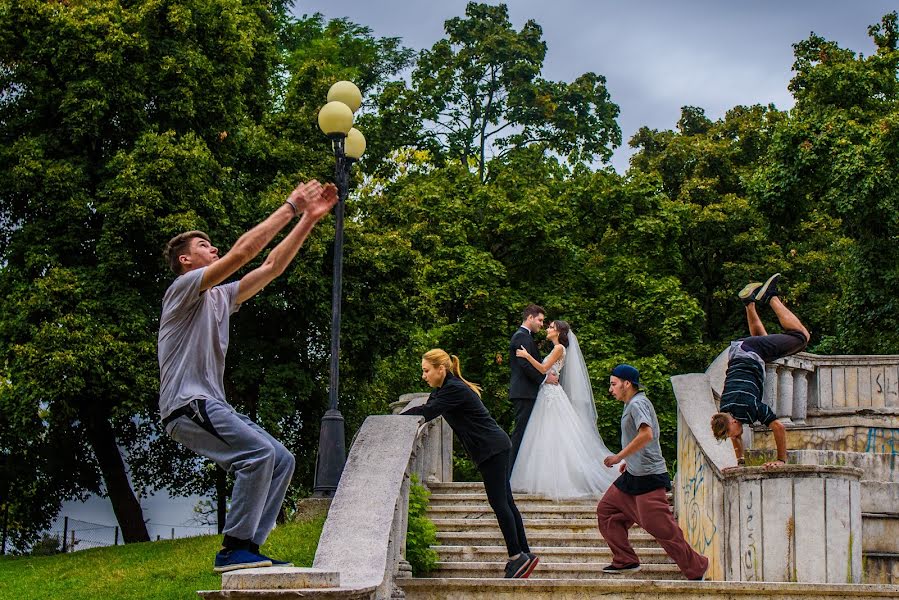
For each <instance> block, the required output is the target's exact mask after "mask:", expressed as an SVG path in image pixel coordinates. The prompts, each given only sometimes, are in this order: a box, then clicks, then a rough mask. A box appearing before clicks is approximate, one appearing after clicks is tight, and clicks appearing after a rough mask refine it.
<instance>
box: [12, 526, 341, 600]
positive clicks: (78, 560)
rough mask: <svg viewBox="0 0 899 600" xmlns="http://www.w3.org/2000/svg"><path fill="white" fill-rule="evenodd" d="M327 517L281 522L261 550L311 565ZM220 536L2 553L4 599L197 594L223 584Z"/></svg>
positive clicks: (129, 599)
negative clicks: (217, 564)
mask: <svg viewBox="0 0 899 600" xmlns="http://www.w3.org/2000/svg"><path fill="white" fill-rule="evenodd" d="M323 524H324V517H316V518H310V519H308V520H305V521H299V522H294V523H286V524H284V525H279V526H278V527H277V528H276V529H275V530H274V531H273V532H272V534H271V536H269V539H268V541H267V542H266V544H265V546H263V547H262V552H263V553H265V554H267V555H269V556H274V557H275V558H279V559H281V560H289V561H291V562H293V563H294V564H295V565H296V566H298V567H308V566H311V565H312V559H313V558H314V557H315V549H316V547H317V546H318V538H319V536H320V535H321V530H322V526H323ZM220 547H221V537H220V536H217V535H214V536H213V535H209V536H203V537H196V538H184V539H179V540H164V541H159V542H147V543H143V544H128V545H126V546H113V547H109V548H95V549H92V550H81V551H79V552H73V553H71V554H57V555H55V556H41V557H27V556H25V557H0V599H2V600H30V599H32V598H33V599H35V600H37V599H41V600H45V599H55V598H60V599H63V598H64V599H65V600H96V599H101V598H102V599H105V598H116V599H117V600H138V599H143V598H147V599H150V598H152V599H153V600H163V599H168V598H171V599H175V598H178V599H185V598H198V596H197V595H196V594H195V592H196V591H197V590H217V589H220V588H221V576H220V575H219V574H217V573H215V572H213V570H212V561H213V558H214V557H215V553H216V552H218V549H219V548H220Z"/></svg>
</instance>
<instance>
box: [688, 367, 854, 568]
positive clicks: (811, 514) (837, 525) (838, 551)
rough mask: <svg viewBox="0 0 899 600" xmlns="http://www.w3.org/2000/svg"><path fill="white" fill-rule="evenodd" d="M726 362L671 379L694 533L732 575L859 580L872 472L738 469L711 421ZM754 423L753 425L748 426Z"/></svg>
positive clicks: (694, 541)
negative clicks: (864, 491)
mask: <svg viewBox="0 0 899 600" xmlns="http://www.w3.org/2000/svg"><path fill="white" fill-rule="evenodd" d="M723 367H724V363H722V362H721V361H716V363H713V365H712V367H710V369H709V372H707V373H705V374H703V373H694V374H690V375H678V376H676V377H672V378H671V383H672V386H673V387H674V392H675V397H676V398H677V403H678V451H677V465H678V472H677V477H676V487H675V510H676V513H677V517H678V523H679V524H680V526H681V528H682V529H683V531H684V534H685V537H686V538H687V541H688V542H689V543H690V544H691V545H692V546H693V548H694V549H696V550H697V551H698V552H701V553H702V554H704V555H705V556H707V557H708V558H709V561H710V564H709V577H710V578H712V579H723V580H727V581H801V582H818V583H825V582H829V583H858V582H860V581H861V576H862V558H861V550H862V546H861V539H862V538H861V536H862V521H861V501H860V488H859V481H860V479H861V475H862V470H861V469H858V468H854V467H848V466H827V465H788V466H785V467H781V468H779V469H777V470H772V471H768V470H765V469H764V468H762V467H753V468H740V469H735V468H734V467H736V457H735V456H734V452H733V447H732V446H731V444H730V442H729V441H724V442H718V441H717V440H715V439H714V437H713V436H712V433H711V427H710V425H709V420H710V418H711V415H712V414H714V413H715V412H716V411H717V406H716V401H715V397H714V395H713V389H714V386H715V385H718V386H719V387H718V389H719V390H720V386H721V385H722V384H723V374H722V370H723ZM746 429H747V430H748V428H746Z"/></svg>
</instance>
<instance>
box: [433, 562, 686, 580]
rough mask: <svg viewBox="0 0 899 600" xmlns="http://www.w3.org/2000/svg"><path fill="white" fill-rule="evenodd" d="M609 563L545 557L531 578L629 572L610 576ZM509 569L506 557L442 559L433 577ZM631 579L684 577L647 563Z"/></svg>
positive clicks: (494, 574)
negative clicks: (495, 559)
mask: <svg viewBox="0 0 899 600" xmlns="http://www.w3.org/2000/svg"><path fill="white" fill-rule="evenodd" d="M607 564H609V563H607V562H596V563H565V562H561V563H554V562H546V561H543V560H541V561H540V563H539V564H538V565H537V568H536V569H534V572H533V573H531V576H530V579H608V578H613V579H615V578H621V577H624V576H625V575H623V574H620V575H610V574H608V573H603V572H602V568H603V567H604V566H606V565H607ZM505 568H506V561H505V559H503V560H501V561H493V562H489V561H483V562H466V561H460V562H455V561H438V562H437V568H436V569H434V571H433V572H432V573H431V574H430V577H440V578H457V577H461V578H469V577H471V578H477V577H480V578H483V579H502V578H503V575H504V569H505ZM626 577H628V578H630V579H684V576H683V575H682V574H681V572H680V570H679V569H678V568H677V565H674V564H645V565H641V566H640V570H639V571H637V572H635V573H627V575H626Z"/></svg>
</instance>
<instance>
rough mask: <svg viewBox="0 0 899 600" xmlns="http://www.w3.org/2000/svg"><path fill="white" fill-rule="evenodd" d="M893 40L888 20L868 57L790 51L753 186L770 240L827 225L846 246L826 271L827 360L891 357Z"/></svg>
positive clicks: (894, 347) (896, 110)
mask: <svg viewBox="0 0 899 600" xmlns="http://www.w3.org/2000/svg"><path fill="white" fill-rule="evenodd" d="M896 31H897V14H896V13H895V12H893V13H890V14H888V15H886V16H885V17H884V18H883V19H882V21H881V22H880V24H877V25H874V26H872V27H871V28H869V31H868V32H869V34H870V35H871V37H872V38H873V39H874V42H875V43H876V44H877V52H876V53H875V54H873V55H871V56H868V57H865V56H862V55H856V54H855V53H854V52H851V51H849V50H845V49H842V48H840V47H839V46H837V45H836V44H835V43H833V42H829V41H827V40H825V39H823V38H821V37H820V36H817V35H814V34H812V35H811V36H809V38H808V39H807V40H804V41H802V42H800V43H798V44H795V45H794V49H795V55H796V61H795V63H794V65H793V68H794V71H795V72H796V76H795V77H794V78H793V81H792V82H791V84H790V89H791V90H792V91H793V94H794V96H795V98H796V107H795V108H794V109H793V111H791V115H790V119H789V120H787V121H784V122H783V123H781V124H780V126H779V127H778V128H777V130H776V134H775V135H774V137H773V139H772V142H771V145H770V147H769V149H768V154H767V156H766V157H765V166H764V168H761V169H759V171H758V173H757V174H756V177H755V180H754V188H755V191H756V194H757V195H758V198H759V204H760V206H761V207H762V208H763V209H764V210H765V211H767V212H768V213H769V214H770V215H771V218H772V221H774V222H775V223H776V226H775V227H773V229H774V231H775V234H776V235H777V236H778V237H780V238H789V237H790V236H792V235H793V234H794V232H795V231H797V230H801V228H802V227H804V226H807V224H808V223H809V222H815V221H818V222H822V221H823V222H824V223H827V222H828V221H829V222H831V223H838V227H839V230H840V232H841V233H842V235H844V236H846V237H847V238H848V239H849V242H847V243H845V244H844V245H843V249H844V252H843V254H844V260H840V261H829V263H828V264H827V265H825V266H826V268H827V270H828V271H829V272H830V273H833V275H834V276H835V277H834V278H835V279H836V281H837V292H838V293H837V298H838V299H835V300H834V301H833V302H831V303H830V309H831V310H832V311H833V313H834V314H835V319H834V324H833V327H832V328H830V329H829V330H828V334H827V335H826V337H825V343H824V344H822V348H823V349H825V350H826V351H828V352H834V353H839V354H852V353H895V352H897V351H899V304H897V302H896V289H897V282H899V250H897V244H896V243H895V242H896V240H897V239H899V192H897V185H899V180H897V172H899V151H897V145H896V141H897V132H899V79H897V67H899V49H897V42H896ZM819 215H824V217H823V218H821V217H819ZM818 230H819V231H820V230H821V227H818Z"/></svg>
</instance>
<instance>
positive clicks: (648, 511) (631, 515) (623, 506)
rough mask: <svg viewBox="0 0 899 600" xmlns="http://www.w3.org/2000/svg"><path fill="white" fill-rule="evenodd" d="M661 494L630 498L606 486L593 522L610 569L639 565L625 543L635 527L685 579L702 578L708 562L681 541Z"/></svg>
mask: <svg viewBox="0 0 899 600" xmlns="http://www.w3.org/2000/svg"><path fill="white" fill-rule="evenodd" d="M665 492H666V490H665V488H659V489H657V490H653V491H652V492H647V493H645V494H640V495H639V496H631V495H630V494H625V493H624V492H622V491H621V490H619V489H618V488H617V487H615V485H614V484H613V485H611V486H609V489H608V491H606V493H605V495H604V496H603V497H602V500H600V501H599V505H598V506H597V507H596V520H597V522H598V524H599V532H600V534H601V535H602V537H603V539H605V541H606V543H607V544H608V545H609V548H610V549H611V550H612V565H613V566H616V567H623V566H625V565H629V564H632V563H639V562H640V559H639V558H638V557H637V553H636V552H634V549H633V547H632V546H631V543H630V542H629V541H628V539H627V534H628V530H629V529H630V528H631V526H632V525H633V524H634V523H636V524H637V525H639V526H640V527H642V528H643V529H645V530H646V531H647V532H648V533H649V534H650V535H651V536H652V537H654V538H655V539H656V540H657V541H658V542H659V545H661V546H662V548H664V549H665V552H667V553H668V556H670V557H671V558H672V560H674V562H676V563H677V566H678V567H679V568H680V570H681V573H683V574H684V576H686V577H687V579H697V578H699V577H702V576H703V575H704V574H705V572H706V570H707V569H708V567H709V559H707V558H706V557H705V556H703V555H702V554H699V553H698V552H696V551H695V550H694V549H693V548H692V547H690V544H688V543H687V540H685V539H684V533H683V532H682V531H681V529H680V527H678V525H677V521H675V520H674V516H673V515H672V514H671V509H670V508H669V506H668V498H667V496H666V493H665Z"/></svg>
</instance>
